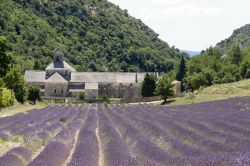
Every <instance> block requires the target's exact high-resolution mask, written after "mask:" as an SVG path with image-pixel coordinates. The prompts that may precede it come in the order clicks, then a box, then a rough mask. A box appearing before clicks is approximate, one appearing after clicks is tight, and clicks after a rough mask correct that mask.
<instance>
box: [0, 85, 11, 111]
mask: <svg viewBox="0 0 250 166" xmlns="http://www.w3.org/2000/svg"><path fill="white" fill-rule="evenodd" d="M14 103H15V94H14V92H13V91H11V90H9V89H7V88H0V107H2V108H3V107H8V106H11V105H13V104H14Z"/></svg>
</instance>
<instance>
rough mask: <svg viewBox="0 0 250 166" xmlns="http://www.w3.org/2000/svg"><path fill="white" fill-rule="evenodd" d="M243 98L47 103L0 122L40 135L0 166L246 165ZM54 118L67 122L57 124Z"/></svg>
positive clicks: (248, 145)
mask: <svg viewBox="0 0 250 166" xmlns="http://www.w3.org/2000/svg"><path fill="white" fill-rule="evenodd" d="M249 101H250V99H249V98H236V99H229V100H223V101H216V102H207V103H200V104H194V105H188V106H172V107H167V106H152V105H113V106H111V107H108V108H107V107H104V106H103V105H91V106H90V107H89V108H83V107H81V106H73V105H71V106H49V107H47V108H44V109H43V110H40V111H41V112H40V111H37V110H36V111H35V110H34V111H31V112H30V113H29V114H27V115H22V114H20V115H16V116H13V117H9V118H4V119H0V131H1V132H2V131H11V132H12V133H15V134H20V135H24V137H25V141H27V140H29V138H31V137H34V135H36V136H37V137H39V140H46V139H47V140H48V141H46V142H45V143H44V145H43V148H40V151H39V152H36V151H35V150H34V149H30V148H27V147H24V146H20V147H17V148H13V149H11V150H10V151H9V152H7V153H6V154H5V155H4V156H2V157H0V166H2V165H4V166H5V165H8V166H11V165H13V166H16V165H20V162H22V163H23V165H30V166H33V165H34V166H35V165H36V166H40V165H41V166H44V165H45V166H46V165H49V166H58V165H65V166H66V165H69V166H84V165H87V166H97V165H110V166H113V165H114V166H116V165H197V166H198V165H201V166H202V165H214V166H215V165H216V166H217V165H250V161H249V159H250V153H249V149H250V111H248V107H249V106H250V105H249V103H250V102H249ZM59 110H60V111H59ZM42 112H43V113H42ZM60 117H65V118H66V119H67V123H61V122H60ZM11 118H13V119H14V121H13V120H12V119H11ZM32 119H33V120H32ZM23 120H25V123H24V124H22V123H21V122H22V121H23ZM45 133H46V134H47V133H49V134H48V135H46V134H45ZM51 133H52V134H51ZM17 156H18V157H17ZM1 163H4V164H2V165H1Z"/></svg>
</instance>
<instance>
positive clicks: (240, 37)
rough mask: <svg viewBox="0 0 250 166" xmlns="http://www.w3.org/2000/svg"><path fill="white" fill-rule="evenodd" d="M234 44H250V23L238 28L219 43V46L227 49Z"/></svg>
mask: <svg viewBox="0 0 250 166" xmlns="http://www.w3.org/2000/svg"><path fill="white" fill-rule="evenodd" d="M233 45H240V46H242V47H246V46H249V45H250V24H247V25H245V26H243V27H241V28H239V29H236V30H235V31H234V32H233V34H232V35H231V36H230V37H229V38H227V39H225V40H223V41H221V42H219V43H218V44H217V46H219V47H221V48H223V49H225V50H227V49H229V48H230V47H231V46H233Z"/></svg>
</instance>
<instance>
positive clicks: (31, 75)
mask: <svg viewBox="0 0 250 166" xmlns="http://www.w3.org/2000/svg"><path fill="white" fill-rule="evenodd" d="M45 77H46V73H45V71H34V70H26V71H25V74H24V78H25V80H26V81H27V82H45V81H46V79H45Z"/></svg>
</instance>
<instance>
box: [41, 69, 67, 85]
mask: <svg viewBox="0 0 250 166" xmlns="http://www.w3.org/2000/svg"><path fill="white" fill-rule="evenodd" d="M46 82H55V83H67V82H68V81H67V80H65V79H64V78H63V77H62V76H61V75H60V74H58V73H57V72H56V73H55V74H53V75H52V76H51V77H49V78H48V79H47V80H46Z"/></svg>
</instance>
